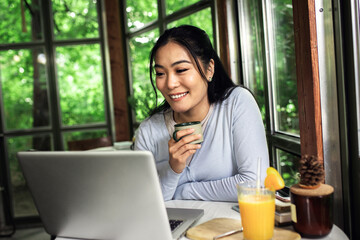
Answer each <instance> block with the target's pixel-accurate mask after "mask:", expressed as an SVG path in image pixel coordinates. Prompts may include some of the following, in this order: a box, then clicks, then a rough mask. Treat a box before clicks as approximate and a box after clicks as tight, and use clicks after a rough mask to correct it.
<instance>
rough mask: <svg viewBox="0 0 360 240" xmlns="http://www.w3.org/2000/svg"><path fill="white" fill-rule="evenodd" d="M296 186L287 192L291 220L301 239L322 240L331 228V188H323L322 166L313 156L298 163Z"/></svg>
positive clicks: (323, 175)
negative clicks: (298, 176)
mask: <svg viewBox="0 0 360 240" xmlns="http://www.w3.org/2000/svg"><path fill="white" fill-rule="evenodd" d="M299 172H300V182H299V184H295V185H293V186H292V187H291V188H290V192H291V194H290V196H291V219H292V223H293V227H294V229H295V231H297V232H298V233H300V234H301V235H302V236H303V237H309V238H317V237H324V236H326V235H327V234H329V233H330V231H331V229H332V226H333V201H334V196H333V193H334V188H333V187H332V186H330V185H327V184H323V183H322V182H323V181H324V179H325V173H324V168H323V164H322V163H321V162H320V161H318V159H317V158H316V157H315V156H308V155H304V156H303V157H302V158H301V160H300V168H299Z"/></svg>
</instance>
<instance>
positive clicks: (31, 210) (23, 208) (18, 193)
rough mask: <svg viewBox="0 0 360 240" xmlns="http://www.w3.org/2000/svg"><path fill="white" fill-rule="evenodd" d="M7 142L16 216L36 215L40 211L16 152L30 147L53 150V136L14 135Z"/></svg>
mask: <svg viewBox="0 0 360 240" xmlns="http://www.w3.org/2000/svg"><path fill="white" fill-rule="evenodd" d="M6 144H7V147H8V152H9V167H10V180H11V185H12V188H11V189H12V197H13V199H12V201H13V208H14V209H13V210H14V214H15V217H25V216H36V215H38V213H37V210H36V208H35V205H34V202H33V200H32V197H31V195H30V192H29V190H28V188H27V185H26V182H25V179H24V176H23V174H22V170H21V169H20V165H19V162H18V160H17V157H16V153H17V152H18V151H26V150H29V149H37V150H51V149H52V147H51V146H52V141H51V137H50V136H49V135H38V136H23V137H12V138H9V139H7V141H6Z"/></svg>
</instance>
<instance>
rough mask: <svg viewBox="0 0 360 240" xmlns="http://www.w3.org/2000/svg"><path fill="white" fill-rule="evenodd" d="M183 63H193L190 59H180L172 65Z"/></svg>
mask: <svg viewBox="0 0 360 240" xmlns="http://www.w3.org/2000/svg"><path fill="white" fill-rule="evenodd" d="M181 63H190V64H191V62H190V61H188V60H180V61H176V62H174V63H173V64H171V66H172V67H173V66H175V65H178V64H181Z"/></svg>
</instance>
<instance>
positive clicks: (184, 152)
mask: <svg viewBox="0 0 360 240" xmlns="http://www.w3.org/2000/svg"><path fill="white" fill-rule="evenodd" d="M194 131H195V130H194V129H193V128H189V129H184V130H180V131H178V132H177V133H176V138H177V139H180V138H181V140H179V141H178V142H176V141H175V140H174V139H173V138H171V139H170V140H169V164H170V167H171V168H172V170H173V171H174V172H176V173H181V172H182V171H183V170H184V168H185V167H186V159H187V158H188V157H190V156H191V155H192V154H194V153H195V152H196V150H197V149H199V148H200V147H201V145H200V144H190V143H191V142H192V141H195V140H198V139H200V138H201V135H200V134H195V135H189V134H191V133H193V132H194Z"/></svg>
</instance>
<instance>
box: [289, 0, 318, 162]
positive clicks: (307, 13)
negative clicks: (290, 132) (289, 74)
mask: <svg viewBox="0 0 360 240" xmlns="http://www.w3.org/2000/svg"><path fill="white" fill-rule="evenodd" d="M293 11H294V33H295V54H296V76H297V85H298V86H297V88H298V99H299V121H300V138H301V140H300V143H301V155H304V154H310V155H315V156H317V157H318V158H319V160H320V161H323V156H324V154H323V141H322V126H321V104H320V80H319V64H318V47H317V37H316V18H315V0H293Z"/></svg>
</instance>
